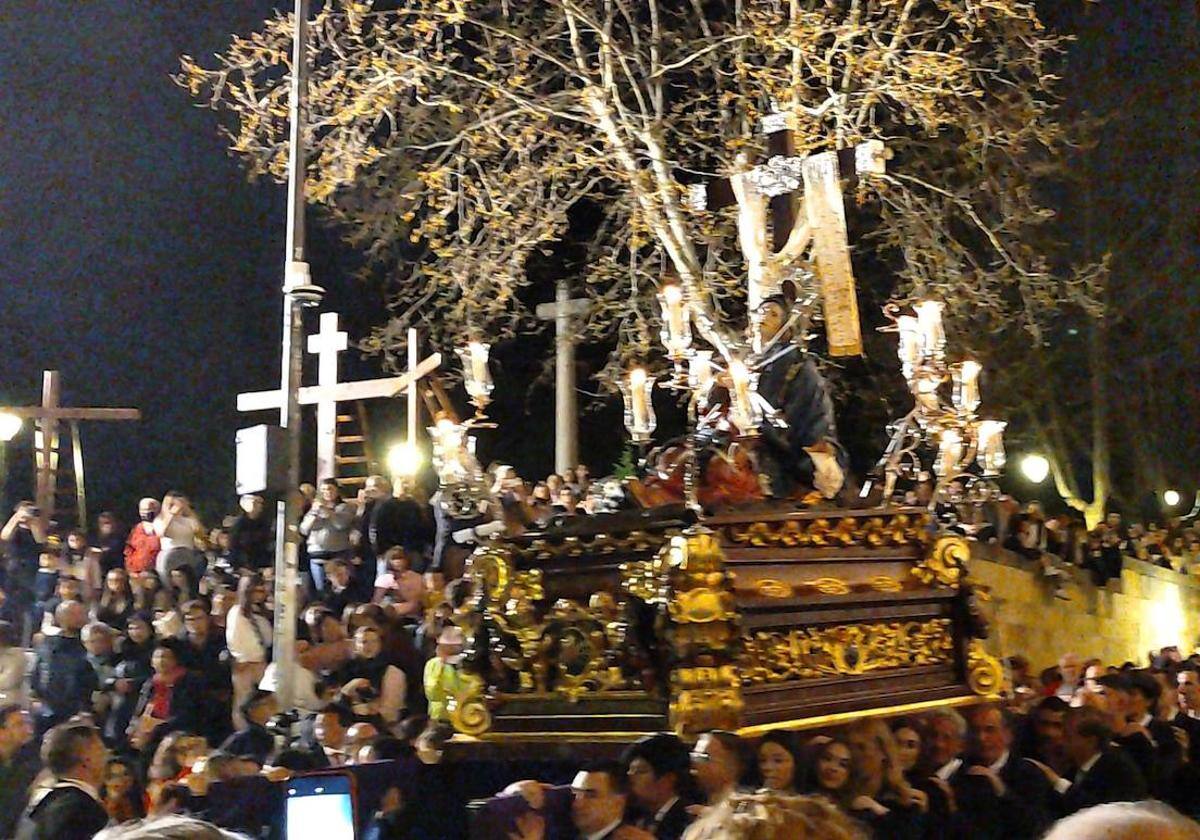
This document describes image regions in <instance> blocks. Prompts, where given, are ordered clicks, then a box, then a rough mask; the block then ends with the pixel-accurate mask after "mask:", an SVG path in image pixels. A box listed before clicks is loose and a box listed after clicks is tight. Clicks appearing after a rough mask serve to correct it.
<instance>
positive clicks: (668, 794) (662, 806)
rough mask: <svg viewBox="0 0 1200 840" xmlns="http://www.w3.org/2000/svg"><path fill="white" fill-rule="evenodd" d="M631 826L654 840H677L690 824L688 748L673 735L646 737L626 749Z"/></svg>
mask: <svg viewBox="0 0 1200 840" xmlns="http://www.w3.org/2000/svg"><path fill="white" fill-rule="evenodd" d="M621 764H622V765H623V766H624V767H625V768H627V774H628V777H629V799H630V804H631V805H632V808H631V809H630V810H631V811H632V814H633V820H632V821H633V824H634V825H636V826H638V827H639V828H641V829H643V830H644V831H645V832H646V833H648V834H649V835H651V836H652V837H654V838H655V840H679V838H680V837H682V836H683V832H684V831H685V830H687V827H688V825H689V824H690V823H691V822H692V818H691V816H690V815H689V814H688V811H687V808H688V806H689V805H690V804H692V803H691V797H690V795H689V793H690V790H691V766H690V758H689V756H688V748H687V746H686V745H685V744H684V743H683V742H682V741H681V740H679V738H678V737H677V736H675V735H670V734H666V733H657V734H654V735H647V736H645V737H644V738H641V739H640V740H638V741H637V742H635V743H634V744H631V745H630V746H629V747H627V748H626V750H625V752H624V754H623V755H622V756H621Z"/></svg>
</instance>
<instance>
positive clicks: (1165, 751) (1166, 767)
mask: <svg viewBox="0 0 1200 840" xmlns="http://www.w3.org/2000/svg"><path fill="white" fill-rule="evenodd" d="M1096 682H1097V683H1098V684H1099V686H1100V687H1101V689H1102V690H1103V692H1104V697H1105V700H1106V702H1107V704H1108V712H1109V726H1111V727H1112V728H1113V735H1114V737H1113V741H1114V742H1115V743H1116V744H1117V745H1118V746H1120V747H1123V748H1124V749H1125V751H1126V754H1127V755H1128V756H1129V757H1130V758H1131V759H1133V761H1134V762H1135V763H1136V764H1137V765H1138V769H1139V770H1141V771H1142V776H1143V777H1144V778H1145V779H1146V783H1147V784H1148V785H1150V790H1151V792H1152V793H1154V794H1155V796H1158V797H1162V796H1163V795H1165V793H1166V792H1167V790H1168V789H1169V788H1170V785H1171V781H1172V779H1173V778H1174V776H1175V773H1176V772H1177V771H1178V769H1179V766H1180V764H1181V763H1182V761H1183V750H1182V748H1181V747H1180V745H1179V741H1178V739H1177V738H1176V737H1175V733H1174V732H1172V731H1171V726H1170V724H1168V723H1166V722H1165V721H1161V720H1156V719H1155V716H1154V712H1155V709H1156V708H1157V705H1158V699H1159V695H1160V694H1161V693H1162V689H1161V688H1160V687H1159V685H1158V683H1157V682H1156V681H1155V680H1154V677H1152V676H1151V675H1150V674H1149V673H1147V672H1145V671H1131V672H1129V673H1127V674H1107V675H1105V676H1103V677H1100V678H1099V679H1098V680H1097V681H1096Z"/></svg>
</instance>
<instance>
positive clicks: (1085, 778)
mask: <svg viewBox="0 0 1200 840" xmlns="http://www.w3.org/2000/svg"><path fill="white" fill-rule="evenodd" d="M1112 735H1113V733H1112V729H1110V728H1109V726H1108V723H1107V721H1106V720H1105V716H1104V713H1103V712H1101V711H1099V710H1097V709H1093V708H1090V707H1088V706H1080V707H1078V708H1073V709H1070V710H1069V711H1068V712H1067V718H1066V731H1065V737H1064V741H1063V743H1064V745H1065V747H1066V751H1067V756H1068V758H1069V759H1070V760H1071V763H1072V764H1073V765H1074V766H1075V767H1076V768H1077V769H1076V772H1075V777H1074V779H1065V778H1063V777H1062V776H1060V775H1058V774H1057V773H1055V772H1054V771H1053V770H1051V769H1050V768H1049V767H1046V766H1044V765H1043V766H1042V772H1043V773H1045V774H1046V778H1047V779H1049V780H1050V783H1051V784H1052V785H1053V786H1054V790H1055V792H1056V794H1057V795H1056V796H1055V804H1056V808H1057V810H1058V812H1059V813H1060V814H1063V815H1066V814H1073V813H1075V812H1076V811H1080V810H1082V809H1084V808H1090V807H1092V806H1093V805H1102V804H1104V803H1105V802H1131V801H1134V800H1138V799H1145V798H1146V797H1147V795H1148V794H1149V789H1148V787H1147V785H1146V780H1145V779H1144V778H1143V776H1142V773H1141V771H1140V770H1139V769H1138V767H1137V765H1136V764H1134V763H1133V761H1131V760H1130V759H1129V758H1128V757H1127V756H1126V755H1125V753H1124V751H1123V750H1122V749H1121V748H1120V747H1111V746H1110V743H1111V741H1112Z"/></svg>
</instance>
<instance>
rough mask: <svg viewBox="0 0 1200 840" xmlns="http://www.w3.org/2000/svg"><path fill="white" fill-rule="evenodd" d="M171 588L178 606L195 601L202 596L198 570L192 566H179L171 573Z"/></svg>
mask: <svg viewBox="0 0 1200 840" xmlns="http://www.w3.org/2000/svg"><path fill="white" fill-rule="evenodd" d="M170 588H171V592H172V594H173V595H174V596H175V603H176V604H185V603H187V602H188V601H194V600H195V599H196V598H197V597H198V596H199V595H200V587H199V584H198V583H197V580H196V570H195V569H193V568H192V567H191V566H177V567H175V568H174V569H172V570H171V572H170Z"/></svg>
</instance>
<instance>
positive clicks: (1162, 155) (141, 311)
mask: <svg viewBox="0 0 1200 840" xmlns="http://www.w3.org/2000/svg"><path fill="white" fill-rule="evenodd" d="M275 5H277V4H274V3H270V2H260V0H225V2H216V1H215V0H207V2H198V0H188V2H181V0H154V2H144V0H143V1H141V2H134V0H89V1H88V2H70V0H5V3H4V10H3V14H0V114H3V117H0V202H2V203H0V281H2V282H3V286H2V288H0V336H2V337H3V342H4V343H3V347H4V350H5V353H4V363H3V366H2V367H0V402H3V403H7V404H20V405H25V404H32V403H35V402H36V401H37V400H38V399H39V392H40V385H41V371H42V370H43V369H44V368H58V369H59V370H61V371H62V377H63V399H64V403H65V404H67V405H81V404H87V405H114V406H115V405H121V406H135V407H138V408H140V409H141V410H142V411H143V413H144V416H145V419H144V420H143V421H142V422H141V423H139V424H131V423H115V424H105V423H90V424H87V425H86V426H85V427H84V432H83V434H84V440H85V449H86V451H87V455H88V464H87V466H88V489H89V496H90V499H89V507H90V508H91V510H92V511H93V512H95V511H99V510H101V509H104V508H114V509H116V510H118V511H119V513H120V514H121V515H123V516H124V517H126V518H127V519H128V518H129V515H130V513H131V512H132V505H133V503H134V502H135V500H136V499H137V497H139V496H141V495H154V496H161V495H162V494H163V492H164V491H166V490H168V489H172V488H178V489H180V490H182V491H184V492H187V493H189V494H190V495H192V496H193V497H194V498H195V499H197V500H198V502H199V503H200V505H201V512H202V513H203V514H205V515H206V517H207V518H209V520H210V521H211V519H212V518H214V517H215V516H216V515H219V514H220V513H221V512H224V511H225V510H226V509H228V508H230V507H231V506H232V503H233V455H234V453H233V435H234V431H235V429H237V428H238V427H239V426H242V425H250V424H251V423H253V422H269V421H270V420H271V419H272V418H271V416H270V415H261V414H260V415H255V416H253V417H252V418H249V419H248V418H247V417H245V416H242V417H239V416H238V414H237V412H236V411H235V410H234V395H235V394H236V393H238V392H239V391H245V390H262V389H267V388H272V387H275V385H276V384H277V382H278V366H279V329H280V328H279V320H280V301H279V294H278V289H279V286H280V283H281V281H282V270H281V262H282V256H283V253H282V252H283V245H282V240H283V225H284V189H283V187H281V186H279V185H276V184H272V183H265V182H260V183H256V184H255V183H250V182H248V180H247V178H246V176H245V173H244V171H243V170H242V168H241V166H240V164H239V163H238V162H237V161H235V160H234V159H232V158H231V157H230V156H229V155H228V154H227V153H226V151H225V145H226V143H225V141H224V139H223V138H222V137H221V136H220V135H219V134H218V133H217V130H216V123H217V119H216V115H215V114H213V113H212V112H210V111H208V110H205V109H202V108H197V107H195V103H194V101H193V100H191V99H190V98H189V96H188V95H187V93H186V92H185V91H183V90H181V89H179V88H178V87H176V86H175V85H174V84H173V83H172V82H171V81H170V79H169V78H168V74H170V73H172V72H173V71H174V70H175V69H176V68H177V59H178V56H179V55H180V54H182V53H189V54H191V55H193V56H197V57H198V58H200V59H201V60H202V61H204V60H205V59H207V57H209V56H211V55H212V53H214V52H215V51H217V50H220V49H221V48H223V47H224V46H225V45H226V44H227V43H228V38H229V33H232V32H241V33H244V32H247V31H249V30H251V29H253V28H254V27H255V26H256V25H257V24H258V23H259V22H260V21H261V20H262V19H263V18H264V17H265V16H267V15H268V14H269V13H270V11H271V9H272V7H273V6H275ZM1048 5H1049V4H1048ZM1064 5H1066V4H1064ZM1069 5H1078V4H1075V3H1070V4H1069ZM1189 5H1190V4H1189V3H1188V2H1186V0H1178V2H1177V0H1153V2H1150V0H1146V1H1145V2H1132V0H1125V2H1112V3H1106V4H1101V6H1102V7H1104V6H1106V7H1107V9H1106V10H1105V11H1104V12H1103V15H1104V19H1103V20H1102V21H1100V22H1099V23H1096V22H1093V25H1091V27H1090V30H1091V31H1090V33H1087V34H1086V37H1085V38H1084V40H1083V41H1082V42H1081V44H1080V46H1079V48H1078V49H1079V50H1080V51H1081V55H1082V56H1083V57H1084V58H1086V60H1087V64H1088V65H1089V66H1090V67H1091V68H1093V69H1096V70H1098V71H1099V72H1101V73H1105V74H1108V73H1112V74H1115V75H1114V78H1119V80H1120V82H1121V83H1116V84H1112V85H1109V84H1107V83H1105V84H1104V85H1091V86H1090V87H1087V86H1077V87H1076V92H1077V93H1078V92H1079V91H1083V93H1078V95H1080V96H1084V95H1090V96H1099V97H1100V98H1101V99H1103V98H1104V97H1106V96H1111V97H1129V95H1130V89H1131V87H1132V88H1133V89H1135V91H1136V93H1137V94H1138V95H1137V96H1133V97H1130V98H1129V104H1128V109H1131V114H1132V115H1134V116H1137V117H1138V119H1139V120H1140V119H1141V118H1143V117H1147V116H1148V117H1149V123H1143V124H1142V125H1136V124H1133V121H1131V124H1130V125H1127V126H1118V127H1117V128H1116V129H1115V130H1116V131H1119V132H1124V133H1125V135H1126V136H1127V137H1134V138H1143V139H1144V140H1145V142H1146V143H1147V144H1150V147H1149V148H1148V149H1144V150H1143V152H1142V153H1143V154H1145V155H1149V158H1148V159H1146V160H1144V161H1143V164H1142V165H1146V166H1148V167H1151V168H1152V169H1153V171H1154V172H1157V173H1158V174H1157V175H1156V176H1155V177H1158V178H1160V179H1169V178H1177V177H1181V176H1184V177H1186V176H1188V174H1189V173H1192V175H1193V176H1194V168H1195V158H1194V157H1192V158H1183V157H1181V158H1179V159H1182V160H1186V166H1182V167H1176V166H1175V164H1174V162H1173V161H1175V160H1176V158H1174V157H1172V155H1174V154H1175V152H1176V151H1177V150H1173V149H1172V148H1171V147H1170V145H1169V144H1170V142H1171V139H1172V137H1179V136H1182V135H1181V134H1179V133H1178V132H1180V130H1181V129H1182V131H1183V132H1184V133H1191V132H1194V131H1195V126H1194V125H1190V124H1187V123H1185V124H1184V126H1180V125H1178V123H1176V124H1174V130H1175V133H1174V134H1172V133H1171V132H1168V133H1167V134H1163V135H1161V136H1160V135H1156V134H1155V133H1154V132H1155V129H1154V128H1153V126H1154V124H1155V120H1156V119H1159V120H1160V121H1161V120H1166V121H1168V122H1169V121H1170V120H1177V119H1178V117H1179V116H1180V112H1179V111H1178V106H1177V105H1175V104H1172V102H1171V98H1172V97H1171V94H1172V93H1173V94H1178V95H1182V96H1190V97H1192V98H1195V96H1196V88H1195V87H1192V86H1191V85H1190V84H1189V83H1188V80H1189V79H1191V80H1194V79H1195V78H1196V76H1195V73H1194V70H1195V66H1194V62H1195V44H1194V42H1193V43H1188V42H1187V40H1186V39H1180V38H1178V37H1177V36H1178V34H1179V29H1178V25H1179V23H1180V21H1181V20H1183V19H1184V18H1186V20H1187V22H1189V23H1190V24H1191V25H1192V26H1193V28H1192V29H1191V30H1190V31H1191V32H1192V33H1195V31H1196V30H1195V28H1194V24H1195V10H1194V7H1192V8H1191V11H1190V12H1184V11H1181V10H1184V9H1186V8H1187V7H1188V6H1189ZM1127 16H1128V17H1127ZM1186 31H1188V30H1184V32H1186ZM1172 32H1173V33H1175V36H1176V37H1172V36H1171V35H1170V34H1168V33H1172ZM1160 39H1164V40H1160ZM1180 40H1184V41H1185V43H1184V45H1183V46H1182V47H1180V44H1179V41H1180ZM1168 42H1170V43H1173V45H1174V46H1173V49H1174V50H1175V52H1174V53H1169V52H1168V53H1167V54H1166V55H1164V54H1163V53H1162V52H1161V51H1159V50H1158V45H1161V44H1165V43H1168ZM1149 56H1153V57H1154V61H1148V60H1147V59H1148V57H1149ZM1180 61H1182V62H1185V66H1182V67H1181V66H1180V64H1179V62H1180ZM1172 76H1174V78H1172ZM1131 79H1136V83H1135V84H1131V83H1130V80H1131ZM1085 88H1087V89H1086V90H1085ZM1110 90H1111V93H1109V92H1106V91H1110ZM1147 91H1149V92H1148V93H1147ZM1143 94H1144V95H1143ZM1185 113H1186V112H1185ZM1146 125H1149V126H1150V127H1149V128H1147V127H1146ZM1164 144H1167V145H1164ZM1193 149H1194V146H1193ZM1163 167H1165V168H1166V172H1167V174H1165V175H1164V174H1163V172H1162V170H1163ZM1122 188H1123V189H1132V195H1130V196H1126V197H1127V198H1131V199H1132V200H1133V202H1134V206H1135V207H1136V208H1137V210H1138V212H1141V213H1146V212H1150V204H1149V201H1148V198H1147V197H1148V195H1150V194H1152V193H1153V191H1156V190H1157V189H1158V186H1157V185H1156V184H1150V185H1148V186H1145V187H1144V188H1138V187H1137V186H1134V187H1132V188H1130V187H1129V186H1128V184H1125V185H1124V186H1123V187H1122ZM1139 189H1141V190H1142V191H1141V192H1139ZM1192 195H1194V192H1193V193H1192ZM1184 209H1185V210H1189V211H1190V212H1191V214H1192V215H1193V216H1195V210H1196V208H1195V206H1192V205H1186V204H1185V206H1184ZM1135 224H1136V223H1135ZM1191 230H1192V231H1194V227H1193V228H1191ZM1177 233H1178V232H1175V233H1172V231H1169V230H1165V231H1158V232H1154V231H1152V234H1153V235H1155V236H1159V237H1161V238H1163V239H1164V240H1165V239H1169V238H1170V237H1171V236H1173V235H1177ZM310 236H311V247H312V262H313V266H314V279H315V281H316V282H318V283H320V284H322V285H324V286H326V287H327V288H328V289H329V290H330V295H329V297H328V298H327V303H326V308H328V309H333V310H337V311H339V312H341V313H343V316H344V321H345V322H346V324H347V326H348V328H349V331H350V333H351V338H352V340H353V339H354V338H356V337H361V336H362V335H363V334H364V333H365V332H366V331H367V330H368V329H369V327H370V326H371V325H372V324H374V323H376V322H377V320H378V319H379V318H382V317H383V312H384V310H383V307H382V304H383V299H382V294H381V292H380V290H378V289H372V288H366V287H362V286H357V285H354V284H352V283H351V282H350V281H348V280H346V279H344V277H342V276H341V274H340V273H339V270H338V269H339V266H341V265H343V264H344V262H345V258H346V256H347V255H345V254H342V253H340V252H339V251H338V249H337V246H336V244H335V241H334V240H335V237H334V235H333V234H332V233H331V232H329V231H327V230H322V229H321V228H320V227H319V225H317V224H313V225H311V226H310ZM1190 245H1191V247H1192V249H1193V251H1192V258H1193V262H1191V263H1188V262H1186V261H1185V262H1183V263H1181V264H1182V265H1194V248H1195V243H1190ZM1183 288H1184V290H1185V291H1194V288H1195V286H1194V278H1193V277H1188V278H1187V280H1186V285H1185V286H1184V287H1183ZM1190 297H1192V298H1194V294H1192V295H1190ZM1190 311H1194V310H1190ZM1192 329H1193V330H1194V327H1192ZM1193 339H1194V336H1193ZM548 347H549V343H548V341H546V340H545V338H544V337H543V338H535V339H530V341H529V344H528V345H527V347H525V348H523V349H522V350H521V351H520V352H516V353H513V352H512V351H510V352H509V354H508V361H507V363H505V361H504V358H503V357H502V359H501V362H502V366H503V365H504V364H507V369H506V370H505V371H502V372H500V373H499V374H498V376H497V379H498V382H500V380H501V377H502V376H507V377H508V379H509V381H510V382H511V383H512V384H511V385H508V386H505V384H504V383H501V384H500V387H501V388H504V387H508V388H510V389H511V392H510V393H511V396H510V399H509V402H510V405H509V407H508V408H506V409H504V411H505V412H506V413H508V414H509V415H511V419H512V420H515V421H518V422H516V423H509V424H508V428H502V429H501V430H500V431H498V432H496V433H493V437H492V439H491V440H490V441H487V442H486V444H485V446H486V447H489V448H490V451H486V452H485V458H501V459H505V460H511V461H513V462H515V463H517V464H518V465H520V466H522V467H523V468H524V469H525V470H526V471H527V472H528V473H529V474H534V473H536V472H538V471H544V470H545V469H547V468H548V467H549V466H550V463H551V460H552V439H551V430H550V424H551V423H552V410H551V408H550V405H551V401H552V395H551V392H550V391H549V390H548V389H546V388H544V387H542V388H539V389H537V390H535V391H532V392H528V393H527V392H526V389H527V388H528V385H529V382H530V381H531V379H532V377H533V376H534V374H535V373H537V372H538V370H539V369H540V365H541V361H542V359H543V358H544V355H545V353H546V351H547V349H548ZM346 355H347V357H348V356H350V355H353V354H346ZM344 358H345V357H344ZM1155 363H1157V361H1156V362H1155ZM309 367H310V368H312V369H313V370H314V371H315V366H314V365H311V364H310V365H309ZM379 373H380V370H379V368H378V366H377V364H376V363H375V362H374V361H372V360H366V361H360V360H354V361H349V362H346V361H344V362H343V371H342V375H343V377H348V376H353V377H355V378H358V377H363V376H373V375H378V374H379ZM1191 376H1192V377H1193V378H1194V377H1195V369H1194V368H1192V369H1191ZM1188 393H1193V391H1191V390H1189V391H1188ZM530 407H532V408H534V409H535V410H534V411H532V412H529V408H530ZM400 413H401V410H400V409H399V408H398V407H392V408H390V409H388V410H387V411H385V412H384V413H383V414H384V415H394V416H396V417H397V418H398V417H399V415H400ZM1172 416H1173V421H1172V422H1174V423H1176V424H1178V423H1179V422H1180V421H1183V422H1189V421H1190V420H1191V419H1192V402H1191V400H1190V399H1188V400H1184V401H1183V403H1182V404H1181V405H1180V406H1179V407H1178V410H1177V411H1176V412H1175V413H1173V415H1172ZM617 417H618V415H617V414H616V412H615V410H612V409H609V410H607V411H604V412H601V413H599V414H593V415H589V417H588V418H586V419H585V421H584V435H585V437H586V436H588V435H589V433H594V432H597V431H599V430H600V429H607V430H608V432H609V434H608V435H606V436H605V437H606V439H607V438H612V437H613V436H612V431H613V424H614V423H619V420H617ZM386 427H387V422H386V417H385V420H384V422H383V423H382V424H377V429H376V431H377V432H379V434H380V436H381V438H382V437H386V436H387V434H388V430H387V428H386ZM396 431H397V432H399V427H397V429H396ZM31 441H32V434H31V429H30V427H29V426H28V425H27V426H26V429H25V431H24V432H23V434H22V435H21V436H20V437H19V438H18V439H17V440H16V441H14V442H13V443H12V444H10V450H9V454H10V458H9V461H10V467H11V468H10V477H9V482H8V498H9V499H10V500H12V499H15V498H17V497H18V496H23V495H28V493H29V492H30V491H29V489H28V488H29V487H30V486H31V478H30V473H31V467H32V463H31V462H32V456H31V453H30V446H31ZM614 441H615V443H614ZM378 442H379V443H380V444H382V443H384V442H385V441H384V440H382V439H380V440H379V441H378ZM610 444H611V445H610ZM618 450H619V441H616V438H613V441H609V442H608V443H606V444H605V445H604V446H602V447H601V448H599V449H589V448H587V447H585V455H588V456H590V457H589V460H592V461H593V463H592V467H593V470H594V471H603V470H606V469H607V467H608V465H609V464H610V463H611V460H610V459H611V457H612V456H613V455H614V453H615V452H616V451H618ZM1193 454H1194V453H1193Z"/></svg>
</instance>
